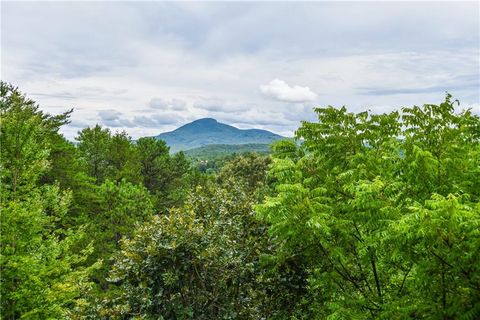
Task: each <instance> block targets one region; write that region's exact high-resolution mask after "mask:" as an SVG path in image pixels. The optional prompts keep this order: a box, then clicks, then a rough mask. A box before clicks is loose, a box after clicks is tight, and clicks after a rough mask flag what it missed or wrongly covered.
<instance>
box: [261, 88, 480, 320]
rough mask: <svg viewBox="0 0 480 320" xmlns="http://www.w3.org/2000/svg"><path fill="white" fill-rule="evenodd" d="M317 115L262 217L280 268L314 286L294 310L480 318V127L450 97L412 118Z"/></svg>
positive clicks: (291, 152) (277, 160)
mask: <svg viewBox="0 0 480 320" xmlns="http://www.w3.org/2000/svg"><path fill="white" fill-rule="evenodd" d="M315 111H316V113H317V115H318V118H319V122H318V123H309V122H303V123H302V126H301V128H300V129H298V131H297V133H296V135H297V138H299V139H302V140H303V143H302V146H301V147H300V148H298V150H296V149H297V148H294V147H293V144H288V143H285V142H282V146H279V147H277V148H276V150H277V151H280V152H278V153H277V155H274V160H273V163H274V164H273V167H272V169H271V170H270V175H271V177H272V179H273V180H274V181H275V189H276V191H275V192H274V194H273V195H272V196H271V197H269V198H267V200H266V201H265V202H264V204H262V205H260V206H258V212H259V215H260V216H261V217H262V218H263V219H265V220H266V221H268V222H269V223H270V225H271V226H270V232H271V234H272V235H274V236H275V237H276V238H277V239H278V245H279V250H278V252H277V254H276V259H277V260H278V261H279V262H283V261H285V260H286V259H290V260H294V261H297V262H298V264H299V265H303V270H301V271H299V272H304V273H305V274H306V275H307V279H306V280H307V281H306V283H305V284H304V285H305V289H306V293H305V294H303V295H299V296H297V297H296V299H292V303H293V304H296V305H297V310H300V312H299V313H300V314H302V315H303V317H306V318H313V317H317V318H327V317H328V318H332V319H337V318H338V319H344V318H362V319H364V318H377V317H378V318H387V319H392V318H395V319H397V318H398V319H400V318H401V319H403V318H439V319H450V318H458V317H460V316H462V315H463V316H467V315H469V312H470V314H471V315H472V318H474V317H475V316H478V314H477V313H478V303H477V302H478V301H479V300H478V288H479V286H478V285H479V282H478V278H476V276H473V275H474V274H476V270H477V267H476V265H478V264H479V262H480V261H479V260H478V259H479V256H478V250H475V249H474V248H475V246H476V245H477V244H478V233H477V231H476V230H478V228H477V227H476V226H478V224H479V216H478V214H475V212H477V211H478V193H479V191H478V190H479V189H478V177H479V175H478V169H479V166H478V164H479V158H478V155H479V153H478V148H479V143H478V142H479V136H478V128H479V117H478V116H474V115H472V114H471V112H470V111H463V112H462V113H460V114H456V113H455V111H454V104H453V102H452V101H451V97H450V96H447V98H446V100H445V102H443V103H441V104H440V105H424V106H422V107H413V108H403V109H402V112H401V113H400V112H392V113H390V114H383V115H374V114H369V113H368V112H362V113H358V114H354V113H349V112H347V110H346V108H345V107H343V108H341V109H335V108H333V107H328V108H317V109H315ZM420 213H421V214H420ZM427 229H428V231H427ZM462 234H464V235H463V236H462ZM441 240H442V241H446V242H447V243H446V244H441V243H439V241H441ZM460 252H463V254H464V255H466V256H467V257H468V258H466V259H460V258H459V256H460V255H461V254H460ZM437 256H438V257H437ZM476 312H477V313H476Z"/></svg>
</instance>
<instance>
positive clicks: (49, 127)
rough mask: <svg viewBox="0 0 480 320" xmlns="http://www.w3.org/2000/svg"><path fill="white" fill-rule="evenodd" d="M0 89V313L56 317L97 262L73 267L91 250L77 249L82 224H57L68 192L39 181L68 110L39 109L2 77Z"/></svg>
mask: <svg viewBox="0 0 480 320" xmlns="http://www.w3.org/2000/svg"><path fill="white" fill-rule="evenodd" d="M0 92H1V100H0V102H1V104H0V106H1V154H2V157H1V187H2V195H1V208H2V209H1V224H0V231H1V232H0V243H1V251H0V252H1V262H0V272H1V280H0V283H1V291H0V292H1V297H2V299H1V309H0V313H1V314H2V317H3V318H5V319H16V318H20V317H22V318H25V319H55V318H57V319H58V318H61V317H63V316H65V315H66V313H67V311H68V309H69V308H70V307H71V306H72V305H74V304H76V303H79V302H80V296H81V294H82V293H85V292H86V291H87V290H88V288H89V287H90V284H89V281H88V275H89V274H90V272H91V271H92V269H94V268H95V267H96V266H95V265H92V266H90V267H83V266H82V267H79V266H78V265H79V264H80V263H82V262H83V261H85V259H86V258H87V257H88V255H89V254H90V253H91V249H92V248H91V246H86V247H83V248H81V249H80V250H78V251H77V250H76V249H78V246H77V243H78V242H79V240H80V239H81V238H82V237H83V235H84V233H83V231H82V229H75V230H74V229H60V228H58V226H59V225H61V224H62V222H61V220H63V219H64V217H65V215H66V212H67V211H68V206H69V202H70V198H71V194H70V193H69V192H61V191H60V189H59V188H58V186H56V185H47V184H44V185H39V184H40V182H39V180H40V178H41V176H42V174H44V173H45V172H47V171H48V169H49V165H50V161H49V155H50V152H49V151H50V147H51V146H52V145H53V144H54V141H53V139H54V138H56V137H57V136H58V133H57V131H58V129H59V127H60V125H62V124H63V123H65V122H66V121H67V120H68V116H69V113H65V114H62V115H59V116H50V115H48V114H44V113H43V112H41V111H39V110H38V106H37V105H36V104H35V103H34V102H33V101H32V100H29V99H27V98H26V97H25V96H23V95H22V94H21V93H20V92H19V91H18V90H17V89H16V88H14V87H13V86H10V85H7V84H5V83H3V82H2V83H1V84H0ZM73 248H75V249H73Z"/></svg>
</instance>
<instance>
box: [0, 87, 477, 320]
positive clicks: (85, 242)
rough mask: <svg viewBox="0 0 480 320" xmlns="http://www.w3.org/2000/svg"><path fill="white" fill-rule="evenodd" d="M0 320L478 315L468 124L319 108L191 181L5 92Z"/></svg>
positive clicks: (469, 118)
mask: <svg viewBox="0 0 480 320" xmlns="http://www.w3.org/2000/svg"><path fill="white" fill-rule="evenodd" d="M0 93H1V100H0V110H1V123H0V124H1V168H0V169H1V175H0V177H1V210H2V211H1V230H0V231H1V261H0V268H1V270H0V271H1V309H0V313H1V317H2V319H20V318H22V319H63V318H68V319H478V318H479V317H480V250H479V248H480V204H479V198H480V143H479V142H480V118H479V116H478V115H474V114H472V113H471V112H470V111H468V110H467V111H462V112H460V113H456V111H455V109H454V107H455V104H456V102H455V101H452V100H451V97H450V96H449V95H447V97H446V99H445V101H444V102H442V103H441V104H439V105H424V106H421V107H417V106H415V107H411V108H402V109H401V110H400V111H396V112H391V113H388V114H382V115H376V114H370V113H368V112H362V113H358V114H355V113H350V112H347V110H346V108H341V109H337V108H333V107H327V108H317V109H315V112H316V113H317V115H318V122H315V123H310V122H303V123H302V124H301V126H300V128H299V129H298V131H297V132H296V137H297V138H298V139H299V141H302V143H301V144H300V145H299V144H297V143H296V142H295V141H289V140H284V141H280V142H277V143H276V144H274V145H273V153H272V155H271V156H268V155H267V156H265V155H258V154H253V153H250V154H244V155H238V156H233V157H231V158H228V159H226V160H225V161H223V162H222V163H221V166H219V167H218V168H215V171H214V173H209V174H205V173H202V172H200V171H199V170H198V169H197V168H196V166H194V165H193V164H192V163H191V162H190V160H189V159H188V158H187V157H186V156H185V154H183V153H176V154H173V155H172V154H171V153H170V152H169V148H168V147H167V145H166V144H165V142H163V141H162V140H156V139H154V138H141V139H139V140H137V141H135V142H133V141H132V140H131V138H130V137H129V136H128V135H127V134H126V133H125V132H111V131H110V130H108V129H106V128H102V127H101V126H99V125H97V126H94V127H91V128H86V129H84V130H82V131H80V132H79V133H78V136H77V137H76V141H77V143H75V144H73V143H71V142H69V141H67V140H66V139H65V138H64V137H63V136H62V135H61V134H60V133H59V129H60V128H61V126H63V125H65V124H67V123H68V121H69V116H70V114H71V111H68V112H66V113H64V114H61V115H57V116H51V115H49V114H46V113H44V112H42V111H41V110H40V108H39V106H38V105H37V104H36V103H35V102H34V101H32V100H30V99H28V98H26V96H24V95H23V94H22V93H20V92H19V91H18V90H17V89H16V88H14V87H12V86H11V85H8V84H5V83H1V87H0Z"/></svg>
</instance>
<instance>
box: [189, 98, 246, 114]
mask: <svg viewBox="0 0 480 320" xmlns="http://www.w3.org/2000/svg"><path fill="white" fill-rule="evenodd" d="M193 108H195V109H200V110H203V111H207V112H237V111H245V110H248V109H251V108H252V106H251V105H248V104H247V103H243V104H240V103H238V102H237V103H236V102H234V101H228V100H226V99H221V98H200V99H198V100H195V101H194V102H193Z"/></svg>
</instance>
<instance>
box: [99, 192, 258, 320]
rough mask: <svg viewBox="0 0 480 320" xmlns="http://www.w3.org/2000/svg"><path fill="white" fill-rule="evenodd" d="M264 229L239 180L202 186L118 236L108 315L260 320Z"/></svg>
mask: <svg viewBox="0 0 480 320" xmlns="http://www.w3.org/2000/svg"><path fill="white" fill-rule="evenodd" d="M263 232H264V228H263V227H262V226H261V225H259V224H258V222H257V221H256V219H255V218H254V212H253V210H252V201H251V199H250V198H249V197H248V196H247V194H245V193H244V192H243V191H242V189H241V188H240V187H239V186H237V185H231V186H230V188H229V190H228V191H227V190H226V189H223V188H218V187H217V186H214V185H211V184H207V185H206V186H204V187H203V188H200V187H199V188H197V190H196V192H195V194H193V195H192V196H191V197H190V198H189V200H188V202H187V203H186V205H185V206H184V207H182V208H179V209H172V210H171V211H170V212H169V214H167V215H163V216H156V217H154V218H153V220H152V221H150V222H148V223H146V224H144V225H143V226H141V227H140V228H139V229H137V231H136V233H135V236H134V237H133V238H132V239H130V240H127V239H124V240H123V243H122V250H121V251H120V252H119V254H118V256H117V257H116V259H115V265H114V267H113V269H112V273H111V275H110V276H111V281H112V282H114V283H117V284H118V287H119V288H118V291H117V292H116V293H115V294H114V295H113V296H114V298H113V299H112V301H110V303H111V305H112V306H111V307H110V308H105V309H103V311H102V312H104V313H101V315H102V316H105V315H106V314H108V315H110V316H112V317H113V318H130V317H132V316H134V315H135V316H137V317H138V318H145V319H153V318H156V317H157V316H159V315H160V316H161V317H162V318H167V319H191V318H194V319H218V318H240V319H252V318H259V311H260V303H261V301H262V300H261V299H260V298H261V297H262V292H261V288H262V287H261V286H259V285H258V283H257V281H256V280H257V277H258V276H259V269H258V265H259V254H260V252H262V251H263V249H264V248H265V245H266V242H265V241H266V239H265V238H263V237H262V235H263Z"/></svg>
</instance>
